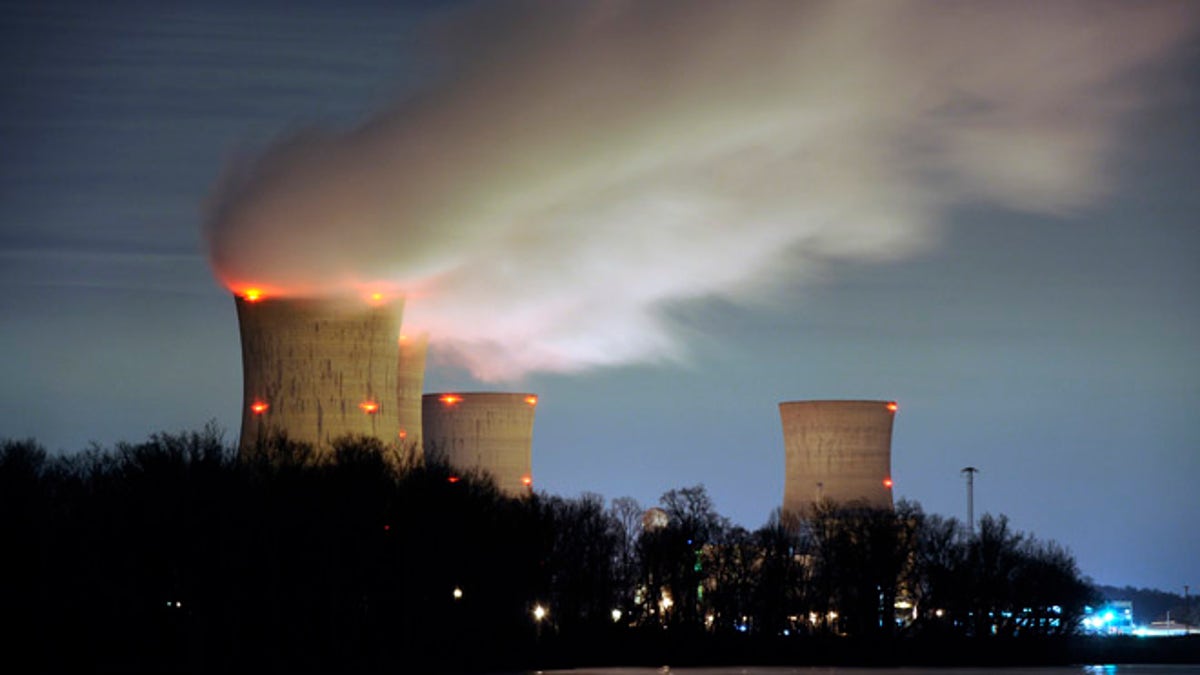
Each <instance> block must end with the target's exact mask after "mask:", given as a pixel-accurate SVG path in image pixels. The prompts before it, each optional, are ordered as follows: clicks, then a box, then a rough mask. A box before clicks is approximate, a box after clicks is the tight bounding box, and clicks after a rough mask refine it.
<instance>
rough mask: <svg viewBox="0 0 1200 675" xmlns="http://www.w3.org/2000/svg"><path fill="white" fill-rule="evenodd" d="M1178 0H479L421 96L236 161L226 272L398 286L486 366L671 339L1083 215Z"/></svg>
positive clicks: (1181, 20)
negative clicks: (966, 215)
mask: <svg viewBox="0 0 1200 675" xmlns="http://www.w3.org/2000/svg"><path fill="white" fill-rule="evenodd" d="M1195 25H1196V12H1195V10H1194V8H1192V7H1189V6H1188V5H1186V4H1183V3H1177V4H1172V3H1144V2H1138V3H1133V2H1124V3H1121V2H1113V3H1107V2H1092V1H1090V2H1079V3H1070V2H1055V3H1008V2H992V3H954V4H946V3H928V2H853V1H851V2H846V1H838V2H828V3H824V2H773V3H761V4H760V3H747V2H737V3H734V2H722V1H716V2H695V1H689V2H674V1H658V2H611V3H546V4H538V3H534V4H530V3H516V4H512V3H502V4H485V5H483V6H482V9H479V8H476V9H472V10H470V11H469V12H467V13H465V14H463V15H460V16H458V17H456V19H455V20H454V21H453V22H451V23H450V24H449V25H441V26H439V29H440V30H441V31H442V32H441V33H440V36H441V38H442V40H443V42H442V45H443V46H444V47H445V57H446V58H445V64H444V66H445V67H444V70H443V71H442V72H441V75H440V76H439V77H438V78H437V79H436V80H435V81H434V82H432V83H431V84H430V85H429V86H428V87H427V88H426V89H424V90H423V91H421V92H419V93H417V94H416V95H414V96H413V97H411V98H409V99H406V100H404V101H402V102H399V103H397V104H396V105H395V106H394V107H392V108H391V109H388V110H384V111H382V112H380V113H378V114H377V115H376V116H374V117H372V118H371V119H369V120H367V121H366V122H364V123H363V124H362V125H360V126H358V127H357V128H354V129H350V130H347V131H310V132H306V133H303V134H299V135H295V136H293V137H291V138H288V139H285V140H283V141H282V142H280V143H278V144H277V145H275V146H274V147H272V148H271V149H269V150H268V151H267V152H266V153H265V154H263V155H262V156H260V157H257V158H256V159H253V160H252V161H247V162H241V163H238V164H235V165H233V166H231V167H229V168H228V170H227V172H226V175H225V177H224V179H223V180H222V182H221V184H220V185H219V186H218V188H217V192H216V195H215V198H214V201H213V207H212V211H211V213H210V216H209V219H208V223H207V235H208V237H209V242H210V246H211V254H212V261H213V266H214V268H215V270H216V273H217V275H218V277H219V278H220V279H221V280H222V281H223V282H224V283H225V284H226V285H227V286H228V287H229V288H230V289H232V290H235V291H241V290H244V289H246V288H248V287H249V286H251V285H253V286H255V287H258V288H263V289H266V292H273V293H280V294H288V295H314V294H327V293H339V292H346V291H349V290H359V291H361V290H362V289H364V288H388V289H392V290H393V291H396V292H404V293H405V294H407V295H408V298H409V300H408V305H407V308H406V323H411V324H416V325H419V326H420V327H421V328H423V329H425V330H428V331H430V332H431V334H432V336H433V341H434V343H435V345H437V346H439V347H441V348H442V349H443V350H444V351H448V352H449V353H452V354H454V355H456V356H457V357H458V358H459V359H460V360H461V362H462V363H463V364H464V365H466V366H467V367H469V368H471V370H472V371H473V372H474V373H475V374H476V375H477V376H478V377H480V378H483V379H507V378H512V377H516V376H519V375H521V374H523V373H526V372H529V371H532V370H557V371H572V370H578V369H584V368H588V367H593V366H598V365H603V364H615V363H625V362H630V361H636V360H646V359H659V358H671V357H675V356H678V355H679V354H680V350H681V345H680V344H679V340H678V339H677V338H676V336H674V335H673V334H672V332H671V330H670V328H669V325H668V323H666V322H665V321H664V319H663V317H662V314H661V309H662V307H663V305H664V304H665V303H669V302H673V301H678V300H686V299H691V298H704V297H722V298H725V299H729V300H732V301H735V302H737V301H744V300H747V299H751V298H754V297H758V296H760V295H762V294H764V293H769V291H770V289H771V288H772V287H774V286H776V285H777V284H778V283H779V282H780V281H782V280H786V279H792V278H795V277H797V276H801V275H804V274H805V273H806V271H807V270H808V269H810V268H811V267H812V266H814V265H820V264H823V263H827V262H831V261H832V262H836V261H839V260H867V261H870V260H881V259H888V258H895V257H898V256H905V255H910V254H912V253H913V252H915V251H919V250H922V249H925V248H927V247H929V246H931V245H933V244H934V243H936V238H937V235H938V230H939V228H940V227H941V225H942V220H943V219H944V217H945V215H944V214H946V213H947V211H948V209H949V208H951V207H953V206H956V205H960V204H964V203H975V202H979V203H991V204H998V205H1002V206H1004V207H1007V208H1011V209H1016V210H1023V211H1029V212H1041V213H1059V212H1068V211H1072V210H1077V209H1080V208H1084V207H1087V206H1088V205H1089V204H1091V203H1093V202H1094V201H1096V200H1097V199H1099V198H1101V197H1103V196H1104V193H1105V191H1106V188H1107V186H1108V184H1109V172H1108V171H1107V169H1106V163H1105V160H1106V158H1107V157H1108V156H1109V152H1110V151H1111V149H1112V146H1113V145H1114V143H1115V141H1116V137H1117V132H1118V130H1119V126H1120V123H1121V122H1122V120H1123V118H1124V117H1125V116H1126V114H1127V113H1128V112H1129V111H1131V110H1132V109H1134V108H1136V107H1137V106H1139V105H1142V104H1144V103H1146V102H1147V100H1148V96H1149V92H1148V91H1146V89H1145V87H1143V86H1139V81H1138V79H1137V78H1135V77H1133V76H1132V75H1133V73H1134V71H1135V69H1138V68H1142V67H1144V66H1147V65H1153V64H1154V63H1155V62H1156V61H1158V60H1159V59H1160V58H1162V57H1164V56H1165V55H1166V54H1167V53H1168V52H1169V51H1170V50H1171V49H1172V48H1173V47H1175V46H1176V45H1178V44H1179V43H1180V42H1181V41H1182V40H1183V39H1184V38H1185V37H1187V35H1188V33H1189V32H1190V31H1191V30H1192V29H1194V27H1195Z"/></svg>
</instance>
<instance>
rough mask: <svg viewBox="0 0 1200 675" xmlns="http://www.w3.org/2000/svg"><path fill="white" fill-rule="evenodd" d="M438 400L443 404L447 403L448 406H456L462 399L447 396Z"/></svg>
mask: <svg viewBox="0 0 1200 675" xmlns="http://www.w3.org/2000/svg"><path fill="white" fill-rule="evenodd" d="M438 400H439V401H441V402H442V403H445V404H446V405H454V404H455V403H458V402H459V401H461V400H462V397H461V396H458V395H456V394H446V395H445V396H443V397H441V398H440V399H438Z"/></svg>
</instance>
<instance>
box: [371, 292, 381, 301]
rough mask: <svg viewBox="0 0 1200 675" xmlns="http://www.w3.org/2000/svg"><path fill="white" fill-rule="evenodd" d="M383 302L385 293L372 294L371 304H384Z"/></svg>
mask: <svg viewBox="0 0 1200 675" xmlns="http://www.w3.org/2000/svg"><path fill="white" fill-rule="evenodd" d="M382 301H383V293H372V294H371V302H382Z"/></svg>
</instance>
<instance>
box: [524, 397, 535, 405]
mask: <svg viewBox="0 0 1200 675" xmlns="http://www.w3.org/2000/svg"><path fill="white" fill-rule="evenodd" d="M525 402H526V403H528V404H529V405H537V397H536V396H526V397H525Z"/></svg>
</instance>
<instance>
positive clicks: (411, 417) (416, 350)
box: [396, 333, 429, 459]
mask: <svg viewBox="0 0 1200 675" xmlns="http://www.w3.org/2000/svg"><path fill="white" fill-rule="evenodd" d="M428 349H429V335H428V334H427V333H421V334H418V335H405V334H401V335H400V360H399V363H398V365H397V368H396V411H397V413H398V415H399V417H398V420H397V425H398V427H399V428H398V431H397V435H398V436H399V439H400V447H401V449H403V450H405V451H412V452H413V453H414V454H415V457H414V459H420V458H421V448H422V447H423V446H422V444H421V438H422V435H423V434H422V428H423V425H422V424H421V391H422V389H423V387H424V386H425V354H426V352H427V351H428Z"/></svg>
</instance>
